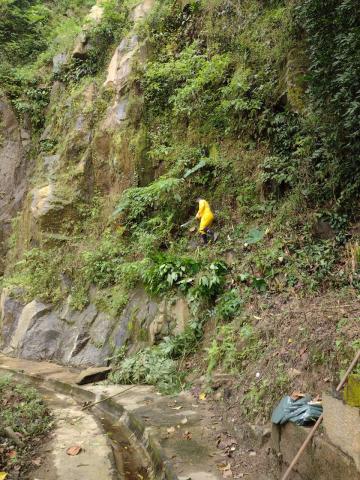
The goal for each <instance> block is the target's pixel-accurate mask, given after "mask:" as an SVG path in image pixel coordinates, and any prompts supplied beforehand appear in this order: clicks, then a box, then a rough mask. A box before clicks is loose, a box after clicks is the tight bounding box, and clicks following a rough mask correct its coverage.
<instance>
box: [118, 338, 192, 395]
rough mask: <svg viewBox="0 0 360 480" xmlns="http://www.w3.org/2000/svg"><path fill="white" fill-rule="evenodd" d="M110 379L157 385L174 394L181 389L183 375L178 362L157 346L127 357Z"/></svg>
mask: <svg viewBox="0 0 360 480" xmlns="http://www.w3.org/2000/svg"><path fill="white" fill-rule="evenodd" d="M109 380H110V381H111V382H113V383H125V384H129V383H143V384H148V385H156V387H157V388H158V389H159V391H160V392H162V393H165V394H172V393H176V392H178V391H179V390H180V389H181V387H182V383H183V375H182V374H180V373H179V372H178V370H177V364H176V362H175V361H174V360H171V359H170V358H168V357H167V356H166V355H165V354H164V353H163V352H162V350H161V349H160V348H158V347H155V348H146V349H144V350H140V351H139V352H137V353H136V354H135V355H133V356H131V357H127V358H125V359H124V360H123V361H122V362H121V366H120V367H119V368H118V369H117V370H115V371H114V372H112V373H111V375H110V377H109Z"/></svg>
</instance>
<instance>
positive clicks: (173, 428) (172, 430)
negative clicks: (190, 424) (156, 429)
mask: <svg viewBox="0 0 360 480" xmlns="http://www.w3.org/2000/svg"><path fill="white" fill-rule="evenodd" d="M166 431H167V433H174V432H175V427H169V428H167V429H166Z"/></svg>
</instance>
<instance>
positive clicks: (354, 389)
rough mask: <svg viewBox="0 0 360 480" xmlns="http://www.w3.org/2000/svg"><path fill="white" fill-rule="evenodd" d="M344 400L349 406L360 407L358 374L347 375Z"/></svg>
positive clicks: (359, 377)
mask: <svg viewBox="0 0 360 480" xmlns="http://www.w3.org/2000/svg"><path fill="white" fill-rule="evenodd" d="M344 400H345V402H346V403H347V404H348V405H350V406H351V407H360V374H353V375H350V376H349V380H348V382H347V385H346V386H345V389H344Z"/></svg>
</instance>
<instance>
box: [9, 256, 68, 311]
mask: <svg viewBox="0 0 360 480" xmlns="http://www.w3.org/2000/svg"><path fill="white" fill-rule="evenodd" d="M62 261H63V256H62V252H60V251H57V250H52V249H51V250H45V249H40V248H33V249H31V250H28V251H27V252H25V253H24V256H23V258H22V260H21V261H19V262H18V263H17V264H16V265H15V268H14V272H13V274H12V275H11V276H9V277H7V278H6V279H5V280H4V284H5V285H8V286H21V287H23V288H24V289H25V299H26V300H32V299H33V298H39V299H41V300H43V301H45V302H54V303H56V302H58V301H59V300H60V299H61V298H62V293H61V285H60V282H61V277H60V273H61V266H62Z"/></svg>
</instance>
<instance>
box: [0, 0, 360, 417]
mask: <svg viewBox="0 0 360 480" xmlns="http://www.w3.org/2000/svg"><path fill="white" fill-rule="evenodd" d="M10 6H11V7H10ZM0 13H1V17H0V18H1V19H0V38H1V42H2V43H3V45H4V56H3V58H2V59H1V63H0V79H1V104H0V112H1V123H0V126H1V135H0V139H1V141H0V155H1V166H0V168H1V171H2V172H3V171H4V172H5V173H4V175H3V178H2V179H0V187H1V190H2V197H1V199H0V202H1V203H0V218H1V220H2V222H3V223H2V226H1V237H0V240H1V241H2V245H3V247H2V248H3V251H4V252H5V251H6V252H7V253H6V257H5V256H4V255H3V258H5V261H4V262H3V263H4V265H3V268H2V270H3V273H4V276H3V281H2V283H3V293H2V348H3V349H4V350H5V351H6V352H7V353H10V354H14V355H20V356H23V357H25V358H51V359H54V360H56V361H59V362H62V363H70V364H72V365H87V364H96V365H101V364H104V363H106V362H108V361H109V359H111V361H112V362H113V363H114V364H115V365H117V368H116V369H115V371H114V373H113V376H112V380H113V381H115V382H129V381H133V382H148V383H154V384H156V385H157V386H158V387H159V388H160V389H161V390H162V391H164V392H171V391H174V390H177V389H180V388H185V387H187V386H189V385H191V384H193V383H194V382H196V381H197V379H198V377H201V381H200V383H201V388H202V389H204V388H207V389H209V392H211V387H213V388H219V385H220V386H223V387H224V386H225V389H224V390H223V394H222V397H225V401H226V400H229V398H230V396H231V399H232V401H231V405H235V404H236V408H239V405H241V412H242V414H244V415H246V416H247V418H250V419H251V418H258V419H259V420H266V419H267V417H268V413H269V410H270V409H271V408H272V405H273V402H274V401H275V400H276V399H277V398H278V396H279V395H281V394H282V393H283V392H285V391H289V390H290V389H291V388H294V387H297V388H303V389H310V390H311V391H312V392H318V391H320V390H321V389H322V388H323V386H324V385H325V384H326V383H329V382H330V383H331V382H333V381H335V380H336V379H337V377H338V375H339V372H340V370H341V369H342V368H343V367H344V365H345V364H346V363H347V362H348V360H349V358H350V357H352V355H353V352H354V350H355V349H356V348H359V341H360V337H359V333H360V328H359V318H360V302H359V287H360V270H359V265H360V248H359V237H360V230H359V223H358V222H359V192H360V172H359V169H360V163H359V153H360V141H359V129H358V118H359V112H358V109H359V105H360V103H359V92H360V85H359V83H360V76H359V70H360V62H359V58H358V50H359V47H360V45H359V44H360V35H359V32H358V28H359V21H360V18H359V11H358V8H357V5H356V2H355V0H338V1H335V0H326V1H324V0H321V1H320V0H283V1H281V0H278V1H276V0H274V1H271V0H268V1H267V0H248V1H247V0H245V1H242V2H238V1H235V0H226V1H224V0H222V1H218V0H201V1H200V0H193V1H185V0H182V1H181V0H177V1H174V0H162V1H160V0H143V2H141V3H140V2H136V1H133V0H103V1H98V2H97V3H96V4H95V2H94V1H87V0H77V1H71V0H62V1H60V2H56V6H54V2H46V1H39V0H33V1H31V0H28V1H26V0H10V1H6V2H3V3H2V4H1V5H0ZM5 175H6V176H5ZM197 197H204V198H206V199H207V200H208V201H209V202H210V203H211V205H212V207H213V209H214V211H215V215H216V223H215V225H214V228H215V230H216V232H218V233H219V238H218V240H217V242H216V243H209V244H208V245H206V246H203V245H202V244H201V241H200V237H199V238H198V234H197V232H196V229H195V228H194V227H195V226H196V224H195V223H194V224H193V225H190V226H188V227H187V228H183V227H182V226H181V225H182V224H183V223H185V222H186V221H188V220H189V219H191V218H193V217H194V216H195V214H196V209H197V204H196V199H197ZM16 212H17V214H16ZM15 214H16V215H15ZM11 218H12V228H11V229H10V227H9V222H10V219H11ZM10 230H11V232H10ZM219 372H222V373H229V374H231V375H230V376H229V377H226V382H225V384H221V382H220V384H219V380H218V378H219V375H218V373H219ZM214 375H215V376H214ZM222 378H225V377H222ZM216 379H217V380H216ZM203 384H204V385H203Z"/></svg>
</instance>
